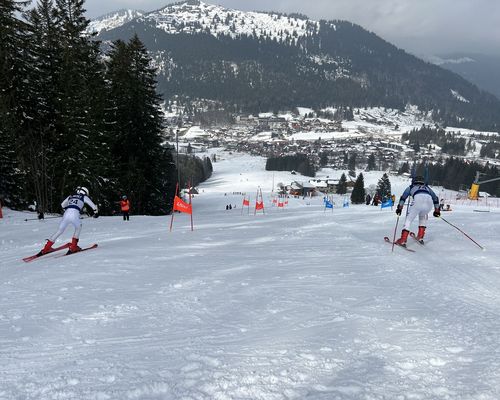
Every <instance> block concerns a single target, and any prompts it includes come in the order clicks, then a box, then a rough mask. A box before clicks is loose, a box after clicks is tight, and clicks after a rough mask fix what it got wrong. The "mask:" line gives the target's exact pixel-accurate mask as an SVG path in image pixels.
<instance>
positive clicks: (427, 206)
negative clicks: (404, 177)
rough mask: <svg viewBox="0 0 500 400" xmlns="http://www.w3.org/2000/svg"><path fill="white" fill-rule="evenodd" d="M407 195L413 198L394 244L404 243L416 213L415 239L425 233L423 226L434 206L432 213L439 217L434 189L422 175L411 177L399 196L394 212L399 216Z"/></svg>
mask: <svg viewBox="0 0 500 400" xmlns="http://www.w3.org/2000/svg"><path fill="white" fill-rule="evenodd" d="M408 196H411V197H412V198H413V200H412V202H411V203H410V206H409V207H410V208H409V210H408V214H407V215H406V219H405V223H404V226H403V230H402V232H401V237H400V238H399V239H398V240H396V244H399V245H403V246H404V245H405V244H406V240H407V239H408V234H409V233H410V225H411V223H412V222H413V220H414V219H415V218H416V217H417V215H418V234H417V239H418V240H420V241H422V240H423V238H424V235H425V228H426V225H427V223H426V222H427V219H428V214H429V212H430V211H431V210H432V209H433V208H434V213H433V215H434V216H435V217H439V216H440V215H441V213H440V210H439V199H438V197H437V196H436V194H435V193H434V191H433V190H432V189H431V188H430V187H429V186H428V185H426V183H425V179H424V178H423V177H422V176H416V177H415V178H413V180H412V183H411V185H410V186H408V187H407V188H406V190H405V191H404V193H403V194H402V196H401V198H400V199H399V204H398V207H397V208H396V214H397V215H398V216H399V215H401V212H402V211H403V206H404V204H405V202H406V199H407V198H408Z"/></svg>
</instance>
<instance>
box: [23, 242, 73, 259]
mask: <svg viewBox="0 0 500 400" xmlns="http://www.w3.org/2000/svg"><path fill="white" fill-rule="evenodd" d="M69 246H70V243H65V244H63V245H61V246H59V247H53V248H52V250H50V251H48V252H47V253H42V252H39V253H37V254H35V255H32V256H29V257H24V258H23V261H24V262H31V261H34V260H36V259H37V258H40V257H43V256H46V255H48V254H52V253H54V252H56V251H59V250H63V249H67V248H69Z"/></svg>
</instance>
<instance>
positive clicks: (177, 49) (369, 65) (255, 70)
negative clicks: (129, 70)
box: [98, 1, 500, 130]
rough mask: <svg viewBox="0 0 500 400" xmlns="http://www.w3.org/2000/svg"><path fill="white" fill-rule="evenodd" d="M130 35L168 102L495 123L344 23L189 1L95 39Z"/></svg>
mask: <svg viewBox="0 0 500 400" xmlns="http://www.w3.org/2000/svg"><path fill="white" fill-rule="evenodd" d="M135 34H137V35H138V36H139V37H140V38H141V40H142V41H143V42H144V43H145V45H146V47H147V48H148V49H149V51H150V52H151V55H152V57H153V59H155V62H156V64H157V65H159V66H162V67H161V68H159V73H160V74H159V78H158V81H159V90H160V92H162V93H164V94H166V97H167V98H170V97H172V96H185V97H189V98H197V99H203V98H205V99H211V100H216V101H219V102H222V103H224V105H225V106H228V105H232V109H235V110H248V111H252V112H255V111H268V110H270V109H273V107H275V108H277V109H279V108H289V107H293V106H298V105H304V106H310V107H321V106H329V105H343V106H348V107H351V106H358V107H360V106H361V107H362V106H376V105H382V106H387V107H391V108H399V109H403V108H404V107H405V106H406V105H407V104H415V105H417V106H418V107H419V108H420V109H422V110H426V111H433V113H434V116H435V117H436V120H437V121H441V122H442V123H443V124H445V125H446V124H451V125H453V126H463V127H475V128H480V129H489V130H498V129H499V126H500V124H499V119H500V117H499V115H500V101H499V100H498V99H496V98H495V97H494V96H492V95H490V94H488V93H486V92H482V91H481V90H479V89H478V88H477V87H475V86H474V85H473V84H471V83H470V82H467V81H466V80H465V79H464V78H461V77H460V76H459V75H456V74H453V73H451V72H449V71H447V70H444V69H443V68H440V67H438V66H435V65H433V64H431V63H429V62H425V61H423V60H421V59H419V58H417V57H415V56H412V55H410V54H408V53H406V52H405V51H404V50H402V49H399V48H397V47H396V46H394V45H392V44H390V43H389V42H387V41H385V40H384V39H382V38H380V37H378V36H377V35H375V34H374V33H372V32H369V31H366V30H365V29H363V28H362V27H360V26H359V25H356V24H352V23H350V22H347V21H340V20H333V21H313V20H310V19H304V16H296V17H292V16H290V15H285V14H280V13H259V12H245V11H239V10H232V9H226V8H223V7H220V6H214V5H210V4H207V3H204V2H202V1H187V2H178V3H174V4H170V5H167V6H165V7H163V8H161V9H159V10H156V11H152V12H150V13H146V14H144V15H142V16H138V17H136V18H134V19H132V20H129V21H125V22H124V23H123V24H122V25H120V26H115V27H113V28H112V29H109V30H101V31H100V34H99V35H98V38H99V39H101V40H104V41H113V40H117V39H122V40H124V39H125V40H126V39H128V38H130V37H131V36H133V35H135Z"/></svg>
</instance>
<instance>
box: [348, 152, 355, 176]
mask: <svg viewBox="0 0 500 400" xmlns="http://www.w3.org/2000/svg"><path fill="white" fill-rule="evenodd" d="M347 168H348V170H349V172H348V173H349V176H352V177H354V176H356V172H355V171H356V153H352V154H351V155H350V156H349V162H348V163H347Z"/></svg>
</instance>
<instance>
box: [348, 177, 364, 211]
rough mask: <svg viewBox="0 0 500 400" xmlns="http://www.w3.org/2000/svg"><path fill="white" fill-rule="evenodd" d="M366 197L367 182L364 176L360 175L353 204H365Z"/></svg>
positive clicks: (353, 193) (353, 192)
mask: <svg viewBox="0 0 500 400" xmlns="http://www.w3.org/2000/svg"><path fill="white" fill-rule="evenodd" d="M365 195H366V193H365V181H364V177H363V174H362V173H360V174H359V175H358V178H357V179H356V182H355V183H354V188H353V190H352V194H351V202H352V203H353V204H363V203H364V202H365Z"/></svg>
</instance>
